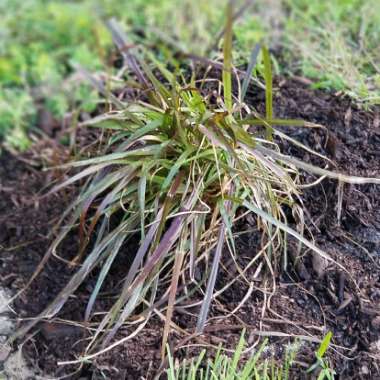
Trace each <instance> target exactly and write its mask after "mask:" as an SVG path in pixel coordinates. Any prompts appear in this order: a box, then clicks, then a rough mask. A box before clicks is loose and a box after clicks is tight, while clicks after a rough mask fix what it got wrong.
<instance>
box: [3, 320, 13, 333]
mask: <svg viewBox="0 0 380 380" xmlns="http://www.w3.org/2000/svg"><path fill="white" fill-rule="evenodd" d="M12 332H13V323H12V322H11V321H10V320H9V318H7V317H0V335H7V336H8V335H11V334H12Z"/></svg>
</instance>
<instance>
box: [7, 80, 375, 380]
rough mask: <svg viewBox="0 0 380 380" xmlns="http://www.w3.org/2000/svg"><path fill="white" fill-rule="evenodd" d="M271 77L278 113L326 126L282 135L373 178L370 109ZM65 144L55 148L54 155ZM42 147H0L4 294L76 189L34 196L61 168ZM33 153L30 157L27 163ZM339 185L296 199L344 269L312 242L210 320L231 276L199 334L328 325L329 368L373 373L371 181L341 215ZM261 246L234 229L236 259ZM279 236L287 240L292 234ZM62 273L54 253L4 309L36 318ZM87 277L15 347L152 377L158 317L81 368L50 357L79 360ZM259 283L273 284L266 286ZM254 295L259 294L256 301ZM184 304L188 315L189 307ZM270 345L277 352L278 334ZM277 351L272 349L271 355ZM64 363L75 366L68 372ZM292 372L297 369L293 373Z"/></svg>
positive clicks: (313, 332) (230, 335) (351, 194)
mask: <svg viewBox="0 0 380 380" xmlns="http://www.w3.org/2000/svg"><path fill="white" fill-rule="evenodd" d="M277 86H278V91H277V92H276V98H275V101H274V103H275V112H276V116H277V117H286V118H302V119H304V120H307V121H312V122H315V123H319V124H322V125H325V126H326V127H327V128H328V132H329V133H328V135H329V137H328V138H327V137H326V133H325V132H324V131H323V130H319V129H318V130H317V129H313V130H311V129H307V128H303V129H301V128H283V130H284V131H285V132H286V133H287V134H288V135H290V136H292V137H293V138H295V139H297V140H298V141H301V142H302V143H304V144H305V145H307V146H309V147H311V148H312V149H314V150H317V151H318V152H321V153H323V154H325V155H327V156H328V157H329V158H330V159H332V160H333V162H334V163H335V165H336V167H335V168H332V169H334V170H338V171H341V172H343V173H347V174H351V175H360V176H371V177H380V126H379V124H380V123H379V111H378V110H373V111H372V112H365V111H363V110H359V109H358V108H357V107H356V106H355V105H354V104H352V102H351V101H350V100H349V99H347V98H344V97H341V96H339V95H334V94H330V93H324V92H319V91H312V90H310V89H308V88H307V87H306V85H305V84H303V83H301V82H300V81H296V80H289V79H281V80H279V81H277ZM248 96H249V97H250V102H252V104H254V105H255V106H257V108H258V109H259V110H260V111H263V109H262V108H263V105H264V94H263V93H262V92H261V91H258V90H257V89H255V90H254V92H253V91H252V93H248ZM281 144H282V148H283V151H285V152H287V153H288V154H292V155H294V156H296V157H299V158H302V159H304V160H307V161H309V162H314V163H316V164H323V165H325V163H324V162H323V161H321V160H319V159H315V158H314V157H313V156H311V155H310V154H308V153H305V151H303V150H301V149H299V148H296V147H295V146H294V145H289V144H288V143H286V142H282V143H281ZM41 152H45V154H42V153H41ZM65 154H66V153H65V152H64V151H62V152H61V153H60V158H61V159H62V157H63V158H64V157H65ZM31 155H32V157H31ZM56 156H57V153H55V157H56ZM41 157H44V159H41ZM46 157H48V158H49V160H51V159H52V153H51V150H50V148H49V144H48V147H47V148H46V150H42V151H39V152H38V153H35V152H29V153H28V154H26V155H23V156H20V157H14V156H12V155H10V154H7V153H3V155H2V156H1V158H0V160H1V161H0V226H1V228H0V250H1V255H0V276H1V277H0V281H1V282H0V285H1V286H2V287H5V288H10V289H12V290H14V292H17V291H18V290H20V289H21V288H22V287H23V286H24V285H25V284H26V282H27V281H28V279H29V278H30V276H31V275H32V274H33V272H34V270H35V268H36V266H37V264H38V263H39V261H40V260H41V257H42V256H43V254H44V253H45V252H46V249H47V247H48V245H49V241H50V238H49V232H50V231H51V229H52V227H53V226H54V224H55V223H56V221H57V220H58V218H59V217H60V216H61V215H62V212H63V210H64V209H65V207H66V206H67V204H68V203H69V201H70V200H71V199H72V198H73V196H74V194H72V193H69V192H68V193H60V194H59V195H52V196H49V197H47V198H43V199H41V198H40V195H41V194H42V193H43V192H44V189H46V188H47V187H49V186H50V185H51V183H52V182H53V181H57V180H60V178H59V173H55V172H49V171H42V170H41V168H42V167H43V165H44V160H46ZM54 159H55V160H56V158H54ZM31 160H32V164H30V163H29V162H30V161H31ZM304 179H305V181H306V182H312V181H313V179H315V178H314V177H312V176H311V175H306V174H305V178H304ZM73 192H75V190H73ZM337 194H338V190H337V183H336V182H334V181H331V180H324V181H323V182H321V183H320V184H319V185H317V186H315V187H313V188H311V189H308V190H305V192H304V194H303V197H302V198H303V202H304V205H305V208H306V210H308V211H307V213H305V219H306V221H307V224H308V225H309V226H310V229H311V231H312V233H313V235H314V238H315V240H316V243H317V244H318V245H319V246H320V247H321V248H323V249H324V250H325V251H326V252H328V253H329V254H330V255H331V256H332V257H333V258H334V259H335V260H336V261H338V262H339V263H341V264H342V265H343V266H344V267H345V268H346V269H348V271H349V273H345V272H344V271H342V270H341V269H339V268H338V267H337V266H334V265H332V264H330V265H328V266H325V265H324V264H325V263H324V262H318V260H316V259H314V260H313V258H312V255H311V253H310V252H305V254H304V256H303V258H302V259H301V260H298V261H297V263H296V266H295V267H296V269H295V270H294V271H292V272H291V273H277V274H276V275H277V286H276V291H275V292H274V293H273V295H270V294H267V295H266V297H264V295H263V294H264V293H263V290H264V288H263V286H264V285H263V284H262V283H260V282H259V281H258V282H257V283H255V285H256V286H257V289H255V290H253V292H252V294H251V296H250V297H249V300H248V302H246V303H245V304H244V306H243V307H241V308H240V309H239V311H238V312H237V313H236V314H235V315H234V316H231V317H229V318H228V319H226V320H218V319H217V318H216V317H220V316H222V315H225V314H226V313H228V312H230V311H232V310H234V309H235V308H236V307H237V306H238V305H239V303H240V301H241V300H242V298H243V297H244V296H245V294H246V292H247V290H248V289H247V288H246V287H245V286H243V285H242V284H241V283H236V284H235V285H234V286H232V287H231V288H230V289H228V291H226V292H225V293H223V294H222V295H221V297H219V298H218V302H217V303H215V304H214V305H213V308H212V313H211V316H212V317H214V318H213V319H212V320H211V322H210V324H209V325H208V327H207V329H206V334H205V336H204V338H203V340H204V341H206V342H211V343H214V344H216V345H217V344H218V343H219V342H224V343H225V344H226V345H227V346H228V345H233V344H235V343H236V340H237V339H238V337H239V335H240V331H241V327H242V326H243V325H245V326H247V327H248V331H247V334H248V341H249V342H250V343H253V342H254V341H255V340H256V339H257V335H256V332H257V331H259V330H260V331H262V332H265V331H266V332H269V333H268V334H269V335H271V339H270V343H281V344H283V343H286V342H287V341H289V338H288V337H286V336H278V335H279V334H277V335H274V334H272V333H270V332H282V333H286V334H290V335H291V336H308V337H310V336H314V337H317V338H322V337H323V335H324V334H325V333H326V332H327V331H328V330H331V331H332V332H333V344H334V345H336V346H334V350H332V349H330V350H329V356H328V357H329V360H330V362H331V363H332V365H333V367H334V368H335V370H336V372H337V374H338V375H337V378H339V379H350V378H352V379H380V187H379V186H376V185H361V186H357V185H355V186H354V185H351V186H350V185H345V186H344V188H343V202H342V213H341V219H340V221H338V219H337V199H338V197H337ZM247 228H250V221H249V218H248V219H247V220H245V221H244V222H241V223H239V225H238V226H236V229H237V230H239V231H244V230H246V229H247ZM259 244H260V239H259V236H258V235H257V233H254V232H252V233H247V234H244V235H242V236H241V237H240V238H239V239H238V241H237V246H238V249H239V256H240V257H241V262H240V264H241V266H243V265H244V263H245V262H247V261H248V260H249V259H250V258H251V257H253V256H254V254H255V253H256V252H257V248H258V247H259ZM289 244H290V247H292V242H291V241H290V242H289ZM132 246H133V245H132ZM290 251H292V249H291V248H290ZM76 253H77V237H76V236H75V235H73V236H71V237H70V238H69V239H67V241H65V243H64V244H63V246H62V247H61V248H60V249H59V251H58V252H57V254H58V256H60V257H62V258H64V259H65V260H70V259H71V258H72V257H74V256H75V254H76ZM127 256H128V252H125V254H122V255H120V259H119V260H120V261H119V262H118V263H117V265H116V268H120V267H122V266H123V265H121V264H124V265H126V264H127V263H128V259H127ZM253 272H254V270H253V271H252V273H253ZM72 273H73V269H71V268H70V267H68V266H67V264H66V263H65V262H64V261H62V260H60V259H58V258H56V257H52V258H51V259H50V260H49V262H48V264H47V265H46V267H45V269H44V271H43V272H42V273H41V275H40V276H39V277H38V278H37V279H36V280H35V281H34V282H33V283H32V285H31V286H30V288H29V289H28V290H27V291H26V292H25V293H23V294H22V295H21V296H20V297H19V298H18V299H16V301H15V303H14V306H13V307H14V309H15V310H16V312H17V313H18V316H19V318H26V317H31V316H35V315H36V314H37V313H39V312H40V311H41V310H43V308H44V307H45V306H46V305H47V304H48V303H49V302H50V301H51V300H52V299H53V298H54V296H55V295H56V294H57V293H58V291H59V290H60V289H61V288H62V287H63V286H64V285H65V284H66V282H67V280H68V278H69V277H70V275H72ZM252 273H251V274H252ZM122 275H123V274H122V273H120V269H119V270H118V269H115V271H114V276H113V278H114V279H113V280H112V281H114V283H113V282H112V281H111V280H110V282H109V284H108V286H107V289H109V290H110V293H111V294H112V289H113V287H115V286H116V283H117V281H118V280H119V279H121V278H122ZM231 276H234V273H231V270H230V268H229V270H228V271H227V270H225V269H223V268H222V269H221V270H220V273H219V276H218V286H219V287H221V286H222V285H223V284H224V283H225V282H226V281H228V280H229V279H230V278H231ZM92 286H93V279H91V278H90V279H89V280H88V281H87V282H86V284H85V286H82V287H81V288H80V289H79V290H78V292H77V293H76V295H75V297H72V298H70V300H69V301H68V302H67V304H66V305H65V307H64V308H63V310H62V311H61V312H60V314H59V316H58V318H57V319H56V320H55V321H54V323H48V322H44V323H40V324H39V325H38V326H37V328H36V329H35V331H34V332H35V334H33V335H32V336H30V337H28V339H27V340H26V342H25V344H24V346H23V352H24V354H25V355H26V357H27V358H28V359H29V361H30V363H31V365H32V366H34V367H35V368H36V369H38V371H39V372H40V373H43V374H49V375H50V376H54V377H59V376H63V375H68V377H69V378H72V379H77V378H82V379H87V378H88V379H90V378H92V379H98V378H99V379H103V378H107V379H138V378H152V377H153V376H154V374H155V372H156V371H157V368H158V367H159V366H160V344H161V334H162V327H163V325H162V322H161V321H160V320H159V319H158V318H153V319H152V321H151V322H150V323H149V324H148V326H147V327H146V328H145V330H143V332H142V333H140V334H139V335H138V338H134V339H132V340H130V341H128V343H126V344H122V345H119V346H117V347H116V348H115V349H114V350H112V351H110V352H107V353H105V354H103V355H101V356H100V357H97V358H96V359H95V360H94V361H93V362H92V363H91V365H90V364H85V365H83V366H82V367H80V368H78V367H77V366H59V365H57V362H59V361H67V360H73V359H76V358H78V357H79V355H80V354H81V353H82V352H83V349H84V347H85V346H86V341H85V338H86V337H87V336H86V333H85V330H84V329H82V328H80V327H76V326H74V325H73V324H72V323H70V321H79V322H80V321H82V320H83V314H84V309H85V306H86V302H87V300H88V296H89V294H90V292H91V289H92ZM267 286H268V289H269V288H271V284H267ZM107 297H109V296H107V295H105V296H104V298H103V299H102V300H101V301H100V302H99V303H98V304H97V308H98V310H104V309H105V308H106V307H107V305H109V300H108V299H107ZM268 297H269V300H268ZM264 298H266V301H267V303H266V308H265V309H264V310H263V305H264ZM268 301H269V302H268ZM192 311H193V313H194V314H196V313H197V310H192ZM18 322H20V321H19V320H18ZM175 322H176V323H177V324H178V325H179V326H181V327H182V328H184V329H188V330H189V331H191V332H192V331H193V328H194V324H195V318H194V317H191V316H189V315H188V314H183V313H180V312H178V313H177V314H176V315H175ZM126 332H127V329H125V330H124V331H121V332H120V334H119V337H118V338H121V337H122V336H123V335H124V334H126ZM181 338H183V337H180V336H177V337H176V338H175V339H173V342H172V344H173V345H180V343H181ZM271 347H274V349H276V350H279V347H280V344H276V345H274V346H271ZM314 349H315V345H314V346H312V345H310V344H307V343H306V344H305V345H304V346H303V348H302V349H301V354H300V357H299V361H300V362H301V367H302V365H304V366H306V364H308V365H310V363H312V361H313V350H314ZM185 353H186V351H185V349H181V348H179V349H178V350H177V355H179V356H181V355H185ZM280 354H281V352H275V355H276V356H280ZM302 363H303V364H302ZM305 363H306V364H305ZM73 372H76V373H75V374H71V375H69V374H70V373H73ZM297 376H298V377H302V376H304V378H307V377H306V375H302V374H298V375H297Z"/></svg>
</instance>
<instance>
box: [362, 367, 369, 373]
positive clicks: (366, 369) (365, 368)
mask: <svg viewBox="0 0 380 380" xmlns="http://www.w3.org/2000/svg"><path fill="white" fill-rule="evenodd" d="M361 373H362V375H369V369H368V367H367V366H366V365H363V366H362V368H361Z"/></svg>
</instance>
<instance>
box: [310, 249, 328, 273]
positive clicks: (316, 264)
mask: <svg viewBox="0 0 380 380" xmlns="http://www.w3.org/2000/svg"><path fill="white" fill-rule="evenodd" d="M312 264H313V270H314V272H315V273H316V274H317V276H318V277H322V276H323V275H324V274H325V272H326V269H327V267H328V265H329V262H328V261H327V260H326V259H325V258H324V257H322V256H321V255H320V254H318V253H316V252H313V260H312Z"/></svg>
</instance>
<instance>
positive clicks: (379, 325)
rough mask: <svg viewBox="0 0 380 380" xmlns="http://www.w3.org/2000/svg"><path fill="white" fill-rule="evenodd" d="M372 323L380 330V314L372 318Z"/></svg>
mask: <svg viewBox="0 0 380 380" xmlns="http://www.w3.org/2000/svg"><path fill="white" fill-rule="evenodd" d="M371 325H372V327H373V328H374V329H376V330H380V315H378V316H377V317H375V318H373V319H372V322H371Z"/></svg>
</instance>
